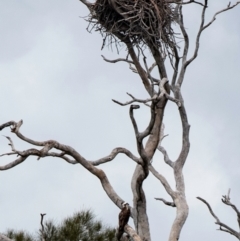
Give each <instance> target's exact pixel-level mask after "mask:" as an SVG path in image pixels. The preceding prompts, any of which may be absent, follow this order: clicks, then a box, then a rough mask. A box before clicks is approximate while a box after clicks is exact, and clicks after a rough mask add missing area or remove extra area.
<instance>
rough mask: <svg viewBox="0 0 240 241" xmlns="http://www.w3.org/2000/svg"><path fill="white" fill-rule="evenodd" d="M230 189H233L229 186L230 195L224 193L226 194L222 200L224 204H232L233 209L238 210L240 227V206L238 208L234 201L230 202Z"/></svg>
mask: <svg viewBox="0 0 240 241" xmlns="http://www.w3.org/2000/svg"><path fill="white" fill-rule="evenodd" d="M230 190H231V189H230V188H229V190H228V195H224V196H223V198H222V202H223V203H224V204H226V205H228V206H231V207H232V209H233V210H234V211H235V212H236V214H237V221H238V226H239V228H240V212H239V210H238V208H237V207H236V206H235V205H234V204H233V203H231V202H230Z"/></svg>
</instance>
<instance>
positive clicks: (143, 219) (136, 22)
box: [0, 0, 240, 241]
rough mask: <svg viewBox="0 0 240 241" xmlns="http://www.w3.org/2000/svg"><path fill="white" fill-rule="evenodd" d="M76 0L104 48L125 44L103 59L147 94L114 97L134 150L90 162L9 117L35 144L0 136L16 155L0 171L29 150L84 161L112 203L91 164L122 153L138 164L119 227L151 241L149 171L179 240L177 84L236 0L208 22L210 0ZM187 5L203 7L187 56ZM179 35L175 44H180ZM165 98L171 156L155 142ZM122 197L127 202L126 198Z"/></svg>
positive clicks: (183, 153) (182, 211)
mask: <svg viewBox="0 0 240 241" xmlns="http://www.w3.org/2000/svg"><path fill="white" fill-rule="evenodd" d="M80 1H81V2H82V3H83V4H85V5H86V7H87V8H88V9H89V16H88V17H87V21H88V22H89V25H88V30H89V31H91V30H96V31H99V32H100V33H101V35H102V36H103V45H102V47H104V46H106V45H108V46H109V45H111V46H115V47H116V48H117V49H118V46H119V44H120V45H125V46H126V50H127V55H126V56H125V57H124V58H119V59H115V60H109V59H107V58H105V57H104V56H103V59H104V60H105V61H107V62H109V63H117V62H120V61H121V62H126V63H127V64H129V65H130V69H131V70H132V71H133V72H134V73H136V74H138V75H139V77H140V79H141V81H142V83H143V86H144V88H145V89H146V91H147V93H148V94H149V98H147V99H141V98H136V97H134V96H133V95H132V94H128V95H129V96H130V98H131V99H130V100H129V101H127V102H124V103H123V102H120V101H119V100H113V101H114V102H115V103H116V104H119V105H121V106H129V115H130V119H131V122H132V125H133V129H134V132H135V139H136V145H137V150H138V156H135V155H133V154H132V152H131V151H129V150H128V149H126V148H123V147H117V148H115V149H113V150H112V152H111V153H110V154H109V155H108V156H106V157H103V158H100V159H98V160H96V161H89V160H87V159H86V158H85V157H83V156H82V155H81V154H80V153H79V152H78V151H77V150H75V149H73V148H72V147H70V146H68V145H64V144H62V143H59V142H58V141H55V140H47V141H36V140H34V139H32V138H29V137H27V136H25V135H24V134H22V133H21V131H20V128H21V126H22V124H23V121H22V120H21V121H18V122H15V121H9V122H7V123H4V124H2V125H0V130H3V129H4V128H8V127H10V129H11V132H13V133H14V134H15V135H16V136H17V137H18V138H19V139H21V140H22V141H24V142H27V143H29V144H31V145H33V146H35V147H36V148H30V149H27V150H23V151H21V150H18V149H17V148H15V146H14V143H13V141H12V139H11V138H10V137H8V136H6V138H8V140H9V145H10V146H11V152H9V153H5V154H3V155H2V156H4V155H12V156H17V157H16V159H15V160H14V161H12V162H10V163H8V164H7V165H4V166H1V167H0V170H8V169H10V168H13V167H15V166H17V165H18V164H21V163H22V162H24V161H25V160H26V159H27V158H28V157H30V156H36V157H37V159H40V158H45V157H57V158H61V159H63V160H64V161H66V162H68V163H70V164H80V165H82V166H83V167H84V168H85V169H86V170H88V171H89V172H90V173H92V174H93V175H94V176H96V177H97V178H98V179H99V181H100V182H101V184H102V187H103V189H104V191H105V192H106V194H107V196H108V197H109V198H110V199H111V201H112V202H113V203H114V204H115V205H116V206H118V207H119V208H121V204H122V203H123V202H124V201H125V200H123V199H122V198H121V197H120V196H119V195H118V193H117V192H116V191H115V190H114V187H113V186H112V185H111V183H110V182H109V180H108V177H107V175H106V174H105V172H104V171H103V170H102V169H99V168H98V167H97V166H99V165H103V164H104V163H106V162H110V161H113V160H114V158H115V157H116V156H117V155H118V154H120V153H122V154H125V155H126V156H127V157H128V158H129V159H131V160H132V161H134V162H135V163H136V168H135V171H134V173H133V176H132V182H131V188H132V195H133V203H132V207H131V217H132V218H133V221H134V226H135V227H134V228H133V227H130V226H129V225H126V226H125V232H126V233H127V234H128V235H129V236H130V237H131V238H132V239H133V240H135V241H141V240H142V241H150V240H151V235H150V230H149V222H148V214H147V211H146V206H147V204H146V197H145V192H144V189H143V183H144V181H145V180H146V179H147V178H148V176H149V173H152V174H153V175H154V176H155V177H156V178H157V179H158V180H159V181H160V183H161V184H162V185H163V187H164V188H165V190H166V192H167V193H168V194H169V196H170V198H171V199H172V200H171V201H170V202H169V201H166V200H164V199H162V198H157V200H160V201H162V202H163V203H164V204H166V205H168V206H171V207H174V208H176V217H175V220H174V221H173V224H172V228H171V231H170V234H169V241H177V240H179V237H180V233H181V230H182V228H183V225H184V223H185V221H186V219H187V217H188V209H189V207H188V204H187V201H186V196H185V184H184V177H183V167H184V164H185V162H186V160H187V156H188V153H189V149H190V141H189V130H190V125H189V123H188V118H187V111H186V108H185V105H184V100H183V96H182V92H181V87H182V84H183V80H184V77H185V73H186V70H187V67H188V66H189V65H190V64H191V63H192V62H193V61H194V60H195V59H196V58H197V56H198V51H199V43H200V37H201V35H202V33H203V31H204V30H205V29H206V28H208V27H209V26H210V25H211V24H212V23H213V22H214V21H215V19H216V17H217V16H218V15H219V14H220V13H223V12H225V11H228V10H230V9H232V8H234V7H236V6H237V5H238V4H239V3H240V1H237V2H236V3H234V4H231V3H229V4H228V5H227V6H226V7H225V8H224V9H222V10H220V11H218V12H216V13H215V14H214V16H213V17H212V19H211V20H210V21H209V22H207V23H205V13H206V10H207V8H208V0H200V1H195V0H190V1H185V0H150V1H144V0H136V1H129V0H96V2H94V3H91V2H88V1H86V0H80ZM190 5H196V7H199V8H201V16H199V18H200V19H201V21H200V26H199V29H198V33H197V35H196V39H195V49H194V51H193V53H191V57H189V37H188V33H187V30H186V29H185V26H184V15H183V9H184V8H187V7H189V6H190ZM173 25H174V26H175V27H174V28H173ZM179 38H180V40H181V42H182V43H181V44H178V39H179ZM145 49H147V50H148V51H150V52H151V54H152V57H153V63H152V64H151V65H149V60H148V61H147V58H146V56H145V55H144V50H145ZM167 61H169V63H170V64H171V66H172V70H171V71H170V73H167V70H166V66H165V65H166V62H167ZM155 67H156V69H157V72H158V77H154V76H153V74H152V71H153V69H154V68H155ZM170 75H171V76H170ZM169 101H173V102H174V103H176V111H178V113H179V116H180V120H181V123H182V148H181V150H180V153H179V156H178V158H177V159H176V160H171V159H170V157H169V155H168V153H167V150H165V148H164V147H163V146H162V145H161V141H162V139H163V138H164V133H163V129H164V128H163V116H164V111H165V108H166V106H167V103H168V102H169ZM140 104H142V105H143V107H144V108H148V109H149V112H150V119H149V124H148V125H147V126H146V128H145V130H144V131H142V132H141V131H139V128H138V124H137V120H136V119H135V117H134V112H135V111H137V109H139V108H140ZM145 139H146V141H145ZM37 147H39V148H37ZM157 150H158V151H160V152H161V153H162V154H163V159H164V161H165V163H166V164H167V165H169V166H170V167H171V168H172V170H173V175H174V178H175V184H176V186H175V188H174V187H172V186H171V185H170V184H169V182H168V181H167V179H166V178H165V177H164V176H163V175H162V174H161V173H159V172H158V171H157V170H156V169H155V168H154V166H153V164H152V159H153V157H154V154H155V152H156V151H157ZM127 201H128V202H129V200H127Z"/></svg>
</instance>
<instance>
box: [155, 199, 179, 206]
mask: <svg viewBox="0 0 240 241" xmlns="http://www.w3.org/2000/svg"><path fill="white" fill-rule="evenodd" d="M155 199H156V200H159V201H162V202H163V203H164V204H166V205H167V206H170V207H174V208H175V207H176V205H175V203H174V202H168V201H166V200H165V199H163V198H156V197H155Z"/></svg>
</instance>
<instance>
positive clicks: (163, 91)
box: [158, 78, 181, 107]
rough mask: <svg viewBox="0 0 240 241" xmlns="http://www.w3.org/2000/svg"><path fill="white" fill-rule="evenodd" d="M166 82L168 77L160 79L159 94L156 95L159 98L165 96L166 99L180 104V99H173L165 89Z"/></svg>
mask: <svg viewBox="0 0 240 241" xmlns="http://www.w3.org/2000/svg"><path fill="white" fill-rule="evenodd" d="M167 83H168V79H167V78H163V79H162V80H161V81H160V84H159V89H160V95H159V96H158V99H161V98H162V96H165V97H166V98H167V99H168V100H170V101H172V102H175V103H176V104H177V106H178V107H180V106H181V101H180V100H178V99H175V98H173V97H171V96H170V95H169V94H168V93H167V91H166V89H165V84H167Z"/></svg>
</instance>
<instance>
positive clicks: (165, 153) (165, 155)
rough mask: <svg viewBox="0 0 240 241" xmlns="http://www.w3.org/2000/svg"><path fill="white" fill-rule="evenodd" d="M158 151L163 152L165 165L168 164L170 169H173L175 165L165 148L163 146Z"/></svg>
mask: <svg viewBox="0 0 240 241" xmlns="http://www.w3.org/2000/svg"><path fill="white" fill-rule="evenodd" d="M158 150H159V151H160V152H162V154H163V156H164V161H165V163H166V164H168V165H169V166H170V167H173V165H174V163H173V162H172V161H171V160H170V158H169V156H168V154H167V151H166V150H165V148H164V147H163V146H158Z"/></svg>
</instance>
